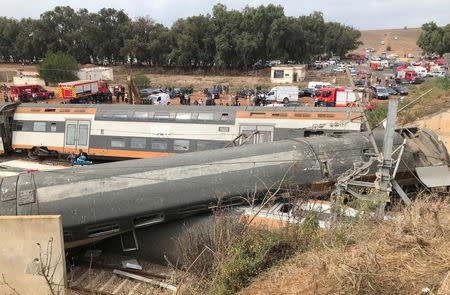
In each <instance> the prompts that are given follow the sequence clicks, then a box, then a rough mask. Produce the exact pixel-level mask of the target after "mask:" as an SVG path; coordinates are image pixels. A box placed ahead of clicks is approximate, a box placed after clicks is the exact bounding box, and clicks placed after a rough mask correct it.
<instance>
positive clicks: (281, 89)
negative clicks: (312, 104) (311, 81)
mask: <svg viewBox="0 0 450 295" xmlns="http://www.w3.org/2000/svg"><path fill="white" fill-rule="evenodd" d="M266 100H268V101H282V102H283V103H288V102H291V101H298V87H297V86H277V87H274V88H272V89H271V90H270V92H269V93H268V94H267V96H266Z"/></svg>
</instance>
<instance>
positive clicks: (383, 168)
mask: <svg viewBox="0 0 450 295" xmlns="http://www.w3.org/2000/svg"><path fill="white" fill-rule="evenodd" d="M345 68H346V71H347V74H348V78H349V80H350V84H351V86H352V87H353V91H354V93H355V96H356V99H357V101H358V102H359V108H360V111H361V117H362V118H363V120H364V121H365V124H366V129H367V131H368V132H369V134H370V136H369V139H370V141H371V143H372V146H373V149H374V153H373V154H370V158H369V160H368V161H367V162H359V163H355V168H353V169H350V170H348V171H346V172H345V173H344V174H342V175H341V176H340V177H339V178H338V179H337V182H336V189H335V191H334V192H333V194H332V198H336V197H337V196H339V195H340V194H341V193H342V192H346V193H350V194H352V195H353V196H355V197H357V198H359V199H363V200H372V201H374V200H375V201H378V202H379V203H380V204H379V205H378V207H377V210H376V211H377V215H379V216H383V215H384V208H385V206H386V202H387V201H388V200H389V194H390V192H391V191H392V186H394V189H395V190H396V191H397V192H398V193H399V195H400V196H401V198H402V199H403V201H404V202H405V204H407V205H409V204H410V203H411V201H410V200H409V198H408V196H407V195H406V194H405V192H404V191H403V190H402V189H401V187H400V186H399V185H398V183H397V182H396V181H395V180H394V178H395V174H396V172H397V169H398V164H399V162H400V159H401V157H402V154H403V150H404V145H405V143H406V141H404V142H403V145H402V146H401V148H400V152H399V155H398V159H397V161H396V165H395V169H394V172H393V174H392V175H391V170H392V167H393V163H394V161H393V160H392V153H393V151H392V148H393V144H394V134H395V124H396V122H397V111H398V99H397V98H391V99H390V100H389V109H388V114H387V122H386V133H385V135H384V142H383V151H382V153H380V152H379V150H378V147H377V144H376V142H375V138H374V137H373V134H372V129H371V127H370V125H369V122H368V121H367V117H366V116H365V112H364V111H365V110H364V104H363V102H362V101H359V97H360V96H359V94H358V92H357V91H356V88H355V84H354V83H353V79H352V77H351V75H350V73H349V69H348V67H347V65H345ZM365 90H366V92H368V91H367V90H368V89H367V80H366V89H365ZM363 95H364V94H363ZM361 98H362V97H361ZM396 151H397V150H396ZM396 151H394V153H395V152H396ZM376 162H378V171H377V172H376V176H377V179H376V180H375V182H374V183H370V182H365V181H360V180H358V179H359V178H360V177H361V176H362V175H363V174H364V173H365V172H364V171H366V170H367V169H368V168H369V167H370V166H371V165H372V164H373V163H376ZM357 187H360V188H374V189H375V193H374V195H367V194H364V193H360V192H358V189H355V188H357Z"/></svg>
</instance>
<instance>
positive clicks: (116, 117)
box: [113, 114, 127, 119]
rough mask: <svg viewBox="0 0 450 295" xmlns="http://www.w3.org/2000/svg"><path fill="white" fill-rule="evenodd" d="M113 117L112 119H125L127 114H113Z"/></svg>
mask: <svg viewBox="0 0 450 295" xmlns="http://www.w3.org/2000/svg"><path fill="white" fill-rule="evenodd" d="M113 118H114V119H126V118H127V114H114V115H113Z"/></svg>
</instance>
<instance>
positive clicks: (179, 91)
mask: <svg viewBox="0 0 450 295" xmlns="http://www.w3.org/2000/svg"><path fill="white" fill-rule="evenodd" d="M173 93H174V95H175V96H178V97H180V96H181V95H182V94H183V93H186V88H184V87H176V88H174V89H173Z"/></svg>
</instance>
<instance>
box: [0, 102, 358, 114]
mask: <svg viewBox="0 0 450 295" xmlns="http://www.w3.org/2000/svg"><path fill="white" fill-rule="evenodd" d="M10 104H12V103H5V102H2V103H0V108H3V107H4V106H6V105H10ZM18 107H20V108H23V107H25V108H46V109H50V108H55V109H58V108H64V109H67V108H81V109H93V108H94V109H97V110H99V111H119V110H121V111H161V112H164V111H165V112H169V111H175V112H188V111H190V112H193V111H196V112H207V111H209V112H211V111H213V112H236V111H260V112H263V111H264V112H331V113H334V112H338V113H342V112H348V111H351V112H359V110H358V109H356V108H355V109H352V110H349V108H336V107H329V108H327V107H256V106H184V105H126V104H47V103H22V104H20V105H19V106H18Z"/></svg>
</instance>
